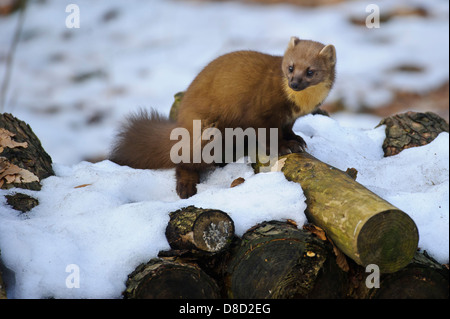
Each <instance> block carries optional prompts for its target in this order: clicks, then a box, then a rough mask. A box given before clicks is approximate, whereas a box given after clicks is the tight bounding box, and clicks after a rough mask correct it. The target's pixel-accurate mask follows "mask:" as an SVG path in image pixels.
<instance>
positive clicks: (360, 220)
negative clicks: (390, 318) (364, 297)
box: [281, 153, 419, 273]
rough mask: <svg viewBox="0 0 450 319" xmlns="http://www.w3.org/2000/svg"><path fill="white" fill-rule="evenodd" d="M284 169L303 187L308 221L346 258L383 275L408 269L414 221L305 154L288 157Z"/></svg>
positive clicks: (413, 245)
mask: <svg viewBox="0 0 450 319" xmlns="http://www.w3.org/2000/svg"><path fill="white" fill-rule="evenodd" d="M284 158H285V159H286V161H285V163H284V166H283V167H282V169H281V171H282V172H283V173H284V174H285V176H286V178H287V179H288V180H290V181H294V182H297V183H300V185H301V187H302V189H303V192H304V194H305V196H306V202H307V210H306V212H305V213H306V216H307V218H308V220H309V221H310V222H311V223H313V224H315V225H317V226H319V227H320V228H322V229H323V230H325V232H326V234H327V236H328V237H329V238H330V239H331V240H332V241H333V242H334V244H335V245H336V246H337V247H338V248H339V249H340V250H342V252H344V253H345V254H346V255H347V256H348V257H350V258H352V259H353V260H354V261H355V262H356V263H358V264H359V265H362V266H366V265H368V264H376V265H378V266H379V268H380V270H381V271H382V272H383V273H389V272H395V271H397V270H399V269H401V268H403V267H405V266H406V265H407V264H408V263H409V262H410V261H411V259H412V258H413V256H414V253H415V251H416V250H417V244H418V240H419V235H418V230H417V227H416V225H415V223H414V221H413V220H412V219H411V218H410V217H409V216H408V215H407V214H406V213H404V212H402V211H401V210H399V209H398V208H396V207H394V206H392V205H391V204H389V203H388V202H386V201H385V200H383V199H382V198H380V197H378V196H377V195H375V194H374V193H372V192H371V191H369V190H368V189H367V188H365V187H364V186H362V185H361V184H359V183H357V182H356V181H354V180H353V179H352V178H351V177H350V176H349V175H347V174H346V173H344V172H342V171H340V170H338V169H337V168H335V167H332V166H330V165H327V164H325V163H323V162H321V161H319V160H318V159H316V158H314V157H313V156H311V155H309V154H307V153H296V154H289V155H287V156H285V157H284Z"/></svg>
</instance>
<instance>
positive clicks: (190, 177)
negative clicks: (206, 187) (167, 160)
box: [175, 165, 200, 199]
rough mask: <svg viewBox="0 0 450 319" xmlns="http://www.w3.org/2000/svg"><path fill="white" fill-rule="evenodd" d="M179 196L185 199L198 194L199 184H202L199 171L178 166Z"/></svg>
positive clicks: (176, 172)
mask: <svg viewBox="0 0 450 319" xmlns="http://www.w3.org/2000/svg"><path fill="white" fill-rule="evenodd" d="M175 174H176V178H177V194H178V196H180V198H182V199H185V198H189V197H191V196H194V195H195V194H197V184H198V183H199V182H200V175H199V172H198V171H197V170H192V169H187V168H186V167H182V166H180V165H178V166H177V168H176V171H175Z"/></svg>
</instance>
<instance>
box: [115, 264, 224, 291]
mask: <svg viewBox="0 0 450 319" xmlns="http://www.w3.org/2000/svg"><path fill="white" fill-rule="evenodd" d="M123 296H124V298H125V299H217V298H220V292H219V288H218V286H217V284H216V283H215V281H214V280H212V279H211V278H210V277H209V276H208V275H206V274H205V273H204V272H203V271H202V270H201V269H200V268H199V267H198V266H196V265H193V264H187V263H178V262H172V261H168V260H164V259H158V258H155V259H152V260H150V261H149V262H148V263H147V264H141V265H140V266H138V267H137V268H136V270H135V271H134V272H133V273H131V274H130V275H129V276H128V280H127V283H126V290H125V291H124V292H123Z"/></svg>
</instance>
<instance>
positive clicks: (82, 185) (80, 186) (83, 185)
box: [74, 184, 92, 188]
mask: <svg viewBox="0 0 450 319" xmlns="http://www.w3.org/2000/svg"><path fill="white" fill-rule="evenodd" d="M90 185H92V184H81V185H78V186H75V187H74V188H82V187H86V186H90Z"/></svg>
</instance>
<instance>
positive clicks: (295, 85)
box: [289, 82, 298, 90]
mask: <svg viewBox="0 0 450 319" xmlns="http://www.w3.org/2000/svg"><path fill="white" fill-rule="evenodd" d="M289 86H290V87H291V89H293V90H298V83H297V82H291V84H290V85H289Z"/></svg>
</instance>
